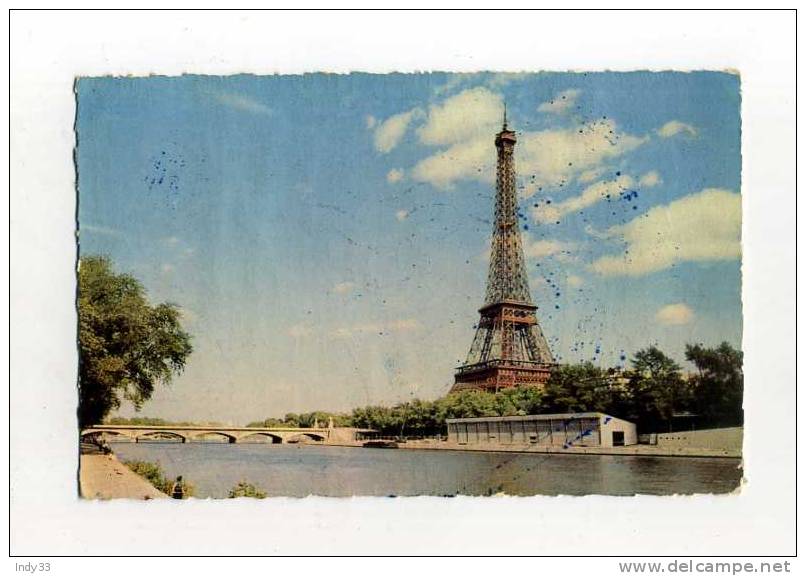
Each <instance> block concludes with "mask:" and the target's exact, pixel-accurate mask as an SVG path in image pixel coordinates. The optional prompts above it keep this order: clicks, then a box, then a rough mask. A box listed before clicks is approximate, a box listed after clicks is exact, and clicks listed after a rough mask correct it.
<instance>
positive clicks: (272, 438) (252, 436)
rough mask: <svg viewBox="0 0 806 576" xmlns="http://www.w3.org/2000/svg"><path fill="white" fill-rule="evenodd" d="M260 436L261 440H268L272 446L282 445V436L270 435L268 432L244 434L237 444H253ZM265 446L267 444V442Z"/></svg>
mask: <svg viewBox="0 0 806 576" xmlns="http://www.w3.org/2000/svg"><path fill="white" fill-rule="evenodd" d="M261 436H262V437H263V438H266V439H267V440H270V441H271V443H272V444H282V443H283V437H282V436H280V435H279V434H270V433H268V432H250V433H248V434H245V435H243V436H241V439H240V440H239V442H255V441H256V440H257V439H258V438H259V437H261ZM250 439H251V440H250ZM267 444H268V442H267Z"/></svg>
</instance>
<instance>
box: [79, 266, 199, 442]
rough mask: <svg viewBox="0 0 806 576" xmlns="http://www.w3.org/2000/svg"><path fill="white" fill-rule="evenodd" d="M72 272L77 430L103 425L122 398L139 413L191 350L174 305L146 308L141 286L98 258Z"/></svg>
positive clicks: (180, 368)
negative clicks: (75, 304)
mask: <svg viewBox="0 0 806 576" xmlns="http://www.w3.org/2000/svg"><path fill="white" fill-rule="evenodd" d="M79 264H80V265H79V271H78V347H79V408H78V419H79V424H80V425H81V426H82V427H85V426H89V425H92V424H96V423H98V422H101V421H103V419H104V417H106V416H107V414H109V412H110V411H112V410H114V409H116V408H118V407H120V405H121V402H122V401H123V400H124V399H125V400H128V401H130V402H132V403H133V404H134V407H135V408H136V409H138V410H139V409H140V408H141V407H142V405H143V403H144V402H145V401H146V400H148V399H149V398H151V394H152V393H153V391H154V387H155V385H156V384H157V383H163V384H168V383H170V381H171V377H172V375H173V374H174V373H175V372H179V371H181V370H182V369H183V368H184V366H185V362H186V360H187V357H188V356H189V355H190V353H191V351H192V347H191V345H190V336H189V334H188V333H187V332H185V331H184V330H183V329H182V326H181V324H180V311H179V308H178V307H177V306H176V305H174V304H167V303H166V304H157V305H156V306H155V305H152V304H150V303H149V302H148V300H147V298H146V292H145V289H144V288H143V286H142V285H141V284H140V282H138V281H137V280H136V279H135V278H134V277H132V276H130V275H128V274H119V273H116V272H115V271H114V270H113V269H112V263H111V262H110V260H109V259H108V258H105V257H102V256H89V257H85V258H82V259H81V260H80V263H79Z"/></svg>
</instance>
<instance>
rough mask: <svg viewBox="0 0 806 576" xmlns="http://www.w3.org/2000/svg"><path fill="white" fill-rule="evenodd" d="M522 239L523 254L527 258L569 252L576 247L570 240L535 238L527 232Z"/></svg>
mask: <svg viewBox="0 0 806 576" xmlns="http://www.w3.org/2000/svg"><path fill="white" fill-rule="evenodd" d="M521 240H522V242H523V255H524V256H525V257H526V258H545V257H547V256H554V255H557V254H567V253H568V252H571V251H573V250H574V249H575V245H574V244H571V243H570V242H560V241H559V240H533V239H532V236H531V235H530V234H529V233H527V232H524V233H523V234H522V235H521Z"/></svg>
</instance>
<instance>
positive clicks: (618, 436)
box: [447, 412, 638, 447]
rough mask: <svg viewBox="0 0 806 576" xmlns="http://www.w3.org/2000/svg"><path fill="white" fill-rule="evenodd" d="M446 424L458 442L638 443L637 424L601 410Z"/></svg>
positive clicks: (457, 420) (458, 420)
mask: <svg viewBox="0 0 806 576" xmlns="http://www.w3.org/2000/svg"><path fill="white" fill-rule="evenodd" d="M447 424H448V441H449V442H454V443H457V444H536V445H543V446H566V447H568V446H602V447H611V446H629V445H631V444H637V443H638V434H637V431H636V428H635V424H633V423H632V422H627V421H626V420H621V419H619V418H614V417H613V416H608V415H607V414H602V413H601V412H579V413H573V414H540V415H536V416H499V417H489V418H450V419H448V420H447Z"/></svg>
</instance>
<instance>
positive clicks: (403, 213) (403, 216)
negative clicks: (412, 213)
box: [395, 210, 409, 222]
mask: <svg viewBox="0 0 806 576" xmlns="http://www.w3.org/2000/svg"><path fill="white" fill-rule="evenodd" d="M408 217H409V211H408V210H398V211H397V212H395V218H397V221H398V222H403V220H405V219H406V218H408Z"/></svg>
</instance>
